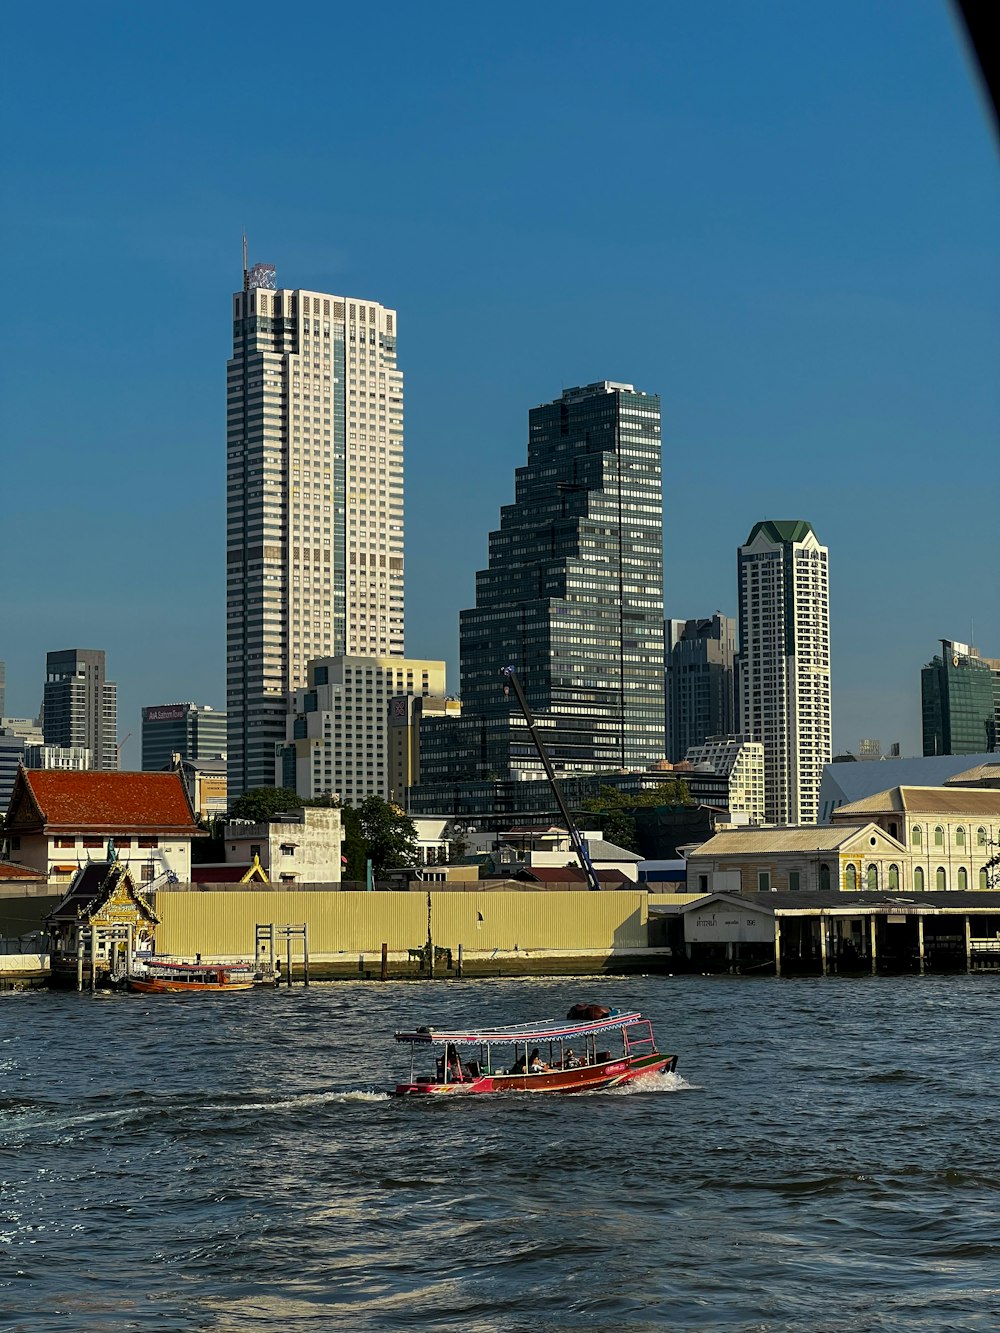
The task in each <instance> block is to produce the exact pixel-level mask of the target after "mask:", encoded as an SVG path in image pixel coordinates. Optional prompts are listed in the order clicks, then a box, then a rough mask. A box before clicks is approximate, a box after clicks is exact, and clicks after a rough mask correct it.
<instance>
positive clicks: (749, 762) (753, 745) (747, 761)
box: [685, 736, 764, 824]
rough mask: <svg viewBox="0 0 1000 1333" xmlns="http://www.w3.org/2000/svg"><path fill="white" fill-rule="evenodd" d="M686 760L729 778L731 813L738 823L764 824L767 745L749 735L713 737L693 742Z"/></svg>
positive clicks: (734, 820)
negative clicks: (748, 737)
mask: <svg viewBox="0 0 1000 1333" xmlns="http://www.w3.org/2000/svg"><path fill="white" fill-rule="evenodd" d="M685 759H686V760H687V762H688V763H689V764H693V765H694V767H695V768H700V767H706V768H710V769H711V770H712V772H713V773H719V774H721V775H722V776H723V777H725V778H727V779H728V781H729V813H730V816H731V817H732V822H733V823H734V824H763V823H764V746H763V744H762V743H761V742H760V741H751V740H748V739H747V737H746V736H709V737H707V738H706V740H705V741H704V742H703V743H702V744H701V745H692V746H691V747H690V748H689V750H688V752H687V754H686V755H685Z"/></svg>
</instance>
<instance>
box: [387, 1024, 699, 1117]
mask: <svg viewBox="0 0 1000 1333" xmlns="http://www.w3.org/2000/svg"><path fill="white" fill-rule="evenodd" d="M583 1010H584V1012H587V1011H588V1010H589V1011H590V1012H591V1013H593V1014H595V1015H596V1014H600V1015H601V1016H600V1017H597V1016H594V1017H590V1018H588V1019H586V1020H583V1021H581V1020H580V1019H578V1018H570V1019H567V1020H566V1021H565V1022H559V1021H558V1020H556V1019H545V1020H543V1021H542V1022H539V1023H515V1024H511V1025H509V1026H506V1027H487V1028H458V1029H448V1030H444V1029H438V1028H429V1027H421V1028H416V1029H415V1030H414V1031H412V1032H397V1033H396V1040H397V1041H398V1042H403V1043H407V1044H408V1045H409V1047H410V1078H409V1081H408V1082H405V1083H398V1084H397V1085H396V1089H395V1092H396V1095H397V1096H398V1097H405V1096H412V1095H416V1096H420V1095H432V1096H440V1095H453V1094H456V1093H486V1092H594V1091H600V1090H601V1089H606V1088H614V1087H619V1086H620V1085H622V1084H624V1083H631V1082H634V1080H636V1079H638V1078H642V1077H644V1076H646V1075H649V1074H669V1073H673V1071H674V1069H675V1068H676V1067H677V1056H676V1055H663V1054H661V1053H660V1052H659V1051H658V1050H657V1049H656V1040H655V1038H654V1037H653V1027H652V1024H651V1023H650V1021H649V1019H647V1018H643V1017H642V1015H641V1014H640V1013H638V1012H636V1011H634V1010H630V1011H627V1012H626V1011H622V1010H620V1009H610V1010H609V1009H598V1008H597V1007H596V1006H584V1007H583ZM576 1012H577V1009H574V1010H571V1011H570V1013H571V1014H575V1013H576ZM605 1042H607V1043H608V1044H609V1045H611V1046H615V1047H616V1048H617V1047H618V1046H619V1044H620V1047H621V1053H620V1054H619V1052H618V1050H617V1049H615V1050H614V1052H612V1051H611V1050H609V1049H603V1047H604V1043H605ZM420 1047H432V1048H440V1054H439V1055H438V1056H437V1060H436V1069H435V1073H434V1074H433V1075H430V1074H421V1075H415V1071H414V1063H415V1057H416V1051H417V1049H418V1048H420ZM543 1050H544V1052H545V1054H547V1056H548V1059H544V1058H543ZM470 1054H475V1056H476V1058H474V1059H466V1058H464V1057H465V1056H468V1055H470Z"/></svg>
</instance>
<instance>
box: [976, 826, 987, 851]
mask: <svg viewBox="0 0 1000 1333" xmlns="http://www.w3.org/2000/svg"><path fill="white" fill-rule="evenodd" d="M976 846H977V847H985V846H986V830H985V829H984V828H977V829H976Z"/></svg>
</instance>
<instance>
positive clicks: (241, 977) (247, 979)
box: [128, 960, 254, 995]
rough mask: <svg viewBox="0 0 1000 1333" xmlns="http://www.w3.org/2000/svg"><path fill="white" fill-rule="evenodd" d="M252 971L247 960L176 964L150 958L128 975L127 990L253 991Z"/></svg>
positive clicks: (148, 992)
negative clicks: (138, 969) (243, 961)
mask: <svg viewBox="0 0 1000 1333" xmlns="http://www.w3.org/2000/svg"><path fill="white" fill-rule="evenodd" d="M253 985H254V971H253V968H252V967H251V966H250V964H249V963H175V962H166V961H163V960H152V961H150V962H148V963H146V964H145V966H144V967H143V969H142V971H141V972H133V973H132V974H131V975H130V976H129V978H128V988H129V990H133V991H139V992H141V993H142V994H144V995H168V994H173V993H176V992H181V991H192V992H198V991H245V990H253Z"/></svg>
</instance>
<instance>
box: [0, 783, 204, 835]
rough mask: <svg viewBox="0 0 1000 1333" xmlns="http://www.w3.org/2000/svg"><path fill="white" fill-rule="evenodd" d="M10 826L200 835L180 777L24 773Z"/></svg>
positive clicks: (13, 828)
mask: <svg viewBox="0 0 1000 1333" xmlns="http://www.w3.org/2000/svg"><path fill="white" fill-rule="evenodd" d="M6 827H7V829H8V831H14V832H29V831H30V832H39V833H42V832H45V833H58V832H61V831H63V830H65V831H66V832H77V831H80V830H88V831H91V832H95V833H104V832H107V833H122V832H130V831H131V832H149V833H173V834H177V835H187V836H188V837H194V836H198V835H199V834H200V832H201V831H200V830H199V828H198V825H197V823H196V821H195V817H194V812H193V810H192V808H191V802H190V799H189V797H188V793H187V788H186V787H185V785H184V781H183V779H182V778H181V776H180V774H179V773H104V772H95V771H85V772H70V771H64V770H61V769H26V768H21V769H18V773H17V777H16V778H15V780H14V790H13V792H12V793H11V798H10V807H9V810H8V815H7V822H6Z"/></svg>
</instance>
